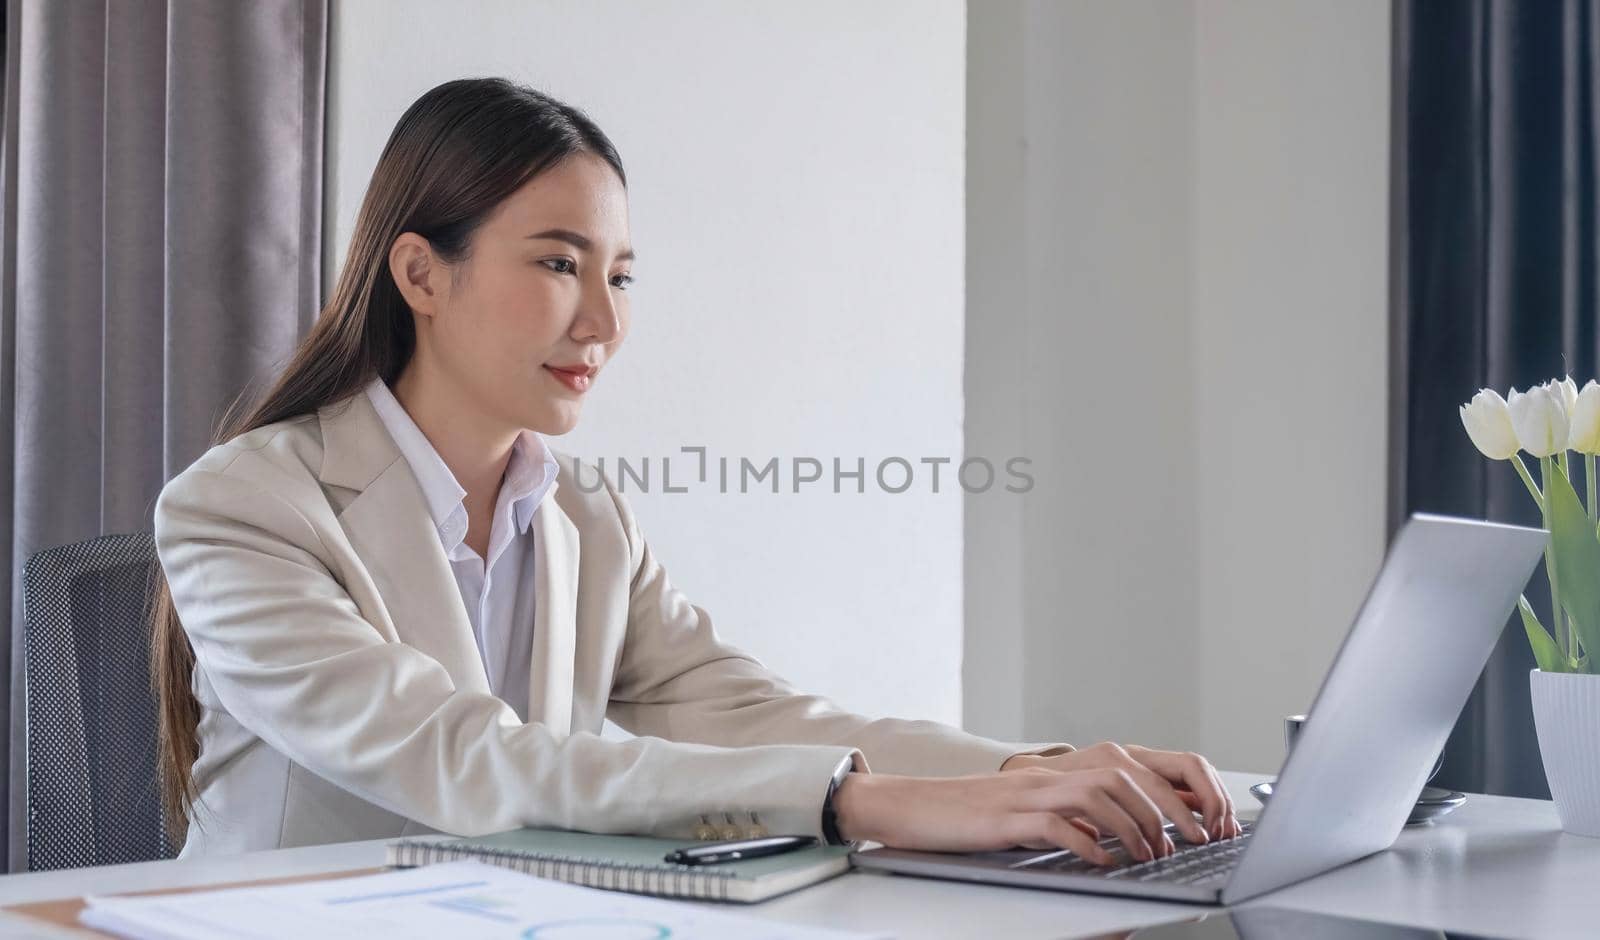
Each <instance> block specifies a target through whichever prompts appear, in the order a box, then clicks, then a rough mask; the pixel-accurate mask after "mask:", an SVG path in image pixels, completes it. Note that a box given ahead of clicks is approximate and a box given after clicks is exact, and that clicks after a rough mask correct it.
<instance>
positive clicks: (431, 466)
mask: <svg viewBox="0 0 1600 940" xmlns="http://www.w3.org/2000/svg"><path fill="white" fill-rule="evenodd" d="M366 394H367V397H368V398H369V399H371V401H372V406H373V408H375V409H376V410H377V412H378V418H379V419H380V420H382V421H383V424H384V427H385V428H387V429H388V431H389V435H390V436H391V437H393V438H394V442H395V444H396V445H397V446H398V447H399V448H400V453H401V454H402V455H403V456H404V457H405V458H406V462H407V463H408V464H410V465H411V472H412V473H413V474H414V475H415V476H416V478H417V482H418V483H419V484H420V485H421V486H422V495H423V499H424V501H425V502H426V503H427V506H428V514H429V516H431V517H432V519H433V524H434V526H435V527H436V528H437V529H438V530H439V537H440V539H442V540H443V541H444V542H445V543H446V545H448V546H450V547H454V546H455V545H456V544H459V543H460V542H461V541H462V540H463V539H465V538H466V535H467V527H466V513H467V509H466V495H467V491H466V489H465V488H463V487H462V486H461V484H460V483H459V482H457V480H456V476H455V474H454V473H452V472H451V471H450V467H449V465H447V464H446V463H445V462H444V458H443V457H440V456H439V452H438V450H436V449H435V448H434V446H433V443H432V442H431V441H429V440H428V438H427V435H425V434H423V433H422V429H421V428H419V427H417V423H416V421H414V420H412V417H411V415H410V414H409V413H408V412H407V411H406V410H405V407H404V406H403V405H401V404H400V400H399V399H397V398H395V397H394V392H392V391H390V389H389V386H388V385H387V384H386V383H385V382H384V381H383V379H382V378H375V379H373V380H372V381H371V382H370V383H368V385H367V387H366ZM558 469H559V466H558V465H557V463H556V459H555V455H554V454H553V453H551V451H550V448H549V446H548V445H547V444H546V443H545V441H544V438H543V437H542V436H540V435H539V434H537V433H535V432H533V431H531V430H528V429H526V428H524V429H523V431H522V433H521V434H519V435H517V439H516V441H515V443H514V444H513V445H512V448H511V458H510V460H509V461H507V463H506V475H505V480H504V481H503V482H502V483H501V493H500V494H499V495H498V496H497V497H496V503H495V505H496V507H497V511H498V507H500V506H504V505H506V503H508V502H509V503H510V505H511V507H512V510H513V518H514V520H515V522H516V531H517V532H518V533H524V532H527V531H528V526H529V525H531V524H532V523H533V514H534V512H535V511H536V510H538V508H539V504H540V503H541V502H543V501H544V497H545V496H546V495H547V494H548V493H550V492H552V491H553V490H554V489H555V487H556V473H557V471H558Z"/></svg>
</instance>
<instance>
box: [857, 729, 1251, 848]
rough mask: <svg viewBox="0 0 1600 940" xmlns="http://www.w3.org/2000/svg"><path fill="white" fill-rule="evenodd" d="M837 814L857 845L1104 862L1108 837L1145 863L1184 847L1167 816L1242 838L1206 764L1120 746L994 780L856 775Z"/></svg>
mask: <svg viewBox="0 0 1600 940" xmlns="http://www.w3.org/2000/svg"><path fill="white" fill-rule="evenodd" d="M1023 758H1027V759H1026V760H1024V759H1023ZM1175 784H1176V785H1175ZM834 809H835V813H836V815H837V821H838V827H839V832H840V835H841V836H842V837H843V838H845V839H849V840H871V841H874V842H881V843H883V844H884V845H887V846H891V847H894V848H904V849H920V850H925V851H937V852H977V851H992V850H1000V849H1008V848H1015V847H1019V846H1020V847H1023V848H1033V849H1052V848H1062V849H1070V850H1072V851H1073V852H1076V853H1077V854H1078V855H1080V856H1082V857H1083V858H1085V859H1088V860H1089V861H1091V862H1094V863H1096V864H1101V865H1109V864H1111V863H1112V859H1111V856H1110V854H1109V853H1107V852H1106V851H1105V850H1104V849H1102V848H1100V847H1099V845H1097V844H1096V843H1097V840H1098V839H1099V838H1100V835H1101V833H1102V832H1107V833H1110V834H1112V835H1115V836H1117V837H1119V838H1120V839H1121V840H1122V844H1123V846H1124V847H1125V848H1126V849H1127V851H1128V854H1129V855H1131V856H1133V857H1134V858H1136V859H1140V860H1149V859H1152V858H1159V857H1162V856H1165V855H1168V854H1171V852H1172V851H1173V850H1174V846H1173V843H1172V840H1171V838H1170V837H1168V836H1167V834H1166V831H1165V829H1164V828H1163V825H1164V822H1165V819H1172V820H1173V821H1174V822H1175V823H1176V824H1177V826H1178V828H1179V831H1180V832H1182V834H1183V835H1184V837H1185V838H1186V839H1188V840H1189V841H1191V842H1207V841H1209V840H1210V837H1209V836H1208V835H1207V833H1206V832H1205V830H1203V829H1202V828H1201V826H1200V824H1199V823H1197V822H1196V820H1195V818H1194V816H1193V811H1194V810H1200V811H1202V812H1203V813H1205V820H1206V828H1207V829H1212V830H1213V831H1214V832H1216V833H1217V834H1218V835H1217V837H1219V838H1231V837H1233V836H1236V835H1238V834H1239V832H1240V829H1239V823H1238V820H1237V819H1235V818H1234V815H1233V805H1232V802H1231V801H1230V800H1229V799H1228V796H1227V792H1226V790H1224V789H1223V788H1222V785H1221V782H1220V779H1219V778H1218V777H1217V776H1216V771H1215V769H1213V768H1212V767H1211V765H1210V764H1209V763H1207V762H1206V761H1205V759H1204V758H1201V757H1199V756H1198V755H1188V754H1180V753H1177V752H1171V751H1153V750H1149V749H1146V748H1138V747H1129V748H1121V747H1118V746H1117V745H1114V744H1102V745H1096V746H1094V747H1091V748H1083V749H1081V750H1077V751H1073V752H1072V753H1069V754H1062V755H1057V756H1054V757H1048V758H1043V757H1038V756H1037V755H1018V756H1017V757H1013V758H1012V759H1011V760H1009V761H1007V762H1006V764H1005V767H1004V769H1003V770H1001V771H999V772H996V773H992V774H974V775H970V776H964V777H906V776H897V775H891V774H874V773H865V774H863V773H852V774H850V775H849V776H848V777H847V778H846V779H845V782H844V784H843V785H842V786H841V787H840V788H839V790H838V792H837V793H836V794H835V795H834Z"/></svg>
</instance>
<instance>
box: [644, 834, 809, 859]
mask: <svg viewBox="0 0 1600 940" xmlns="http://www.w3.org/2000/svg"><path fill="white" fill-rule="evenodd" d="M816 844H817V837H816V836H766V837H765V838H761V839H736V840H734V841H731V842H707V843H706V844H704V845H696V846H692V847H690V848H685V849H678V850H677V851H674V852H668V853H667V854H666V855H665V856H664V858H665V859H666V860H667V861H669V862H676V863H678V864H679V865H715V864H717V863H718V862H737V861H740V860H742V859H747V858H761V857H762V856H764V855H780V854H782V853H784V852H793V851H794V850H795V849H807V848H810V847H811V846H813V845H816Z"/></svg>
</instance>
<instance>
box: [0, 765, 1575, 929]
mask: <svg viewBox="0 0 1600 940" xmlns="http://www.w3.org/2000/svg"><path fill="white" fill-rule="evenodd" d="M1223 777H1224V779H1225V780H1226V782H1227V784H1228V788H1229V790H1230V792H1232V794H1233V797H1234V800H1235V802H1236V803H1237V804H1238V807H1239V809H1240V814H1241V815H1243V816H1247V817H1248V816H1253V815H1254V814H1255V800H1254V799H1252V798H1251V797H1250V795H1249V793H1248V792H1247V791H1248V788H1249V786H1250V785H1251V784H1253V783H1256V782H1258V781H1260V780H1264V779H1270V775H1265V774H1246V773H1232V772H1229V773H1224V774H1223ZM383 846H384V843H383V841H381V840H379V841H372V842H347V843H342V844H338V845H327V846H315V847H310V848H300V849H280V850H277V851H272V852H257V853H253V854H249V855H238V856H231V857H224V858H212V859H195V860H187V861H181V862H180V861H165V862H144V863H140V864H136V865H113V866H105V867H101V868H83V869H73V870H67V871H54V872H36V873H28V874H18V875H7V876H4V877H0V905H5V904H17V903H20V902H24V901H40V900H47V899H51V898H61V897H72V896H75V895H82V894H85V893H89V892H100V893H106V892H119V891H140V890H148V889H154V888H167V887H177V886H181V885H198V884H214V883H220V882H227V881H244V880H250V879H257V878H273V877H278V876H283V875H294V874H302V873H309V872H318V871H331V870H336V869H345V868H369V867H376V866H379V865H382V864H383V857H384V851H383ZM1256 905H1266V906H1279V907H1289V908H1295V909H1298V910H1306V911H1316V912H1320V913H1326V914H1342V915H1346V916H1351V917H1369V918H1373V919H1387V920H1393V921H1397V922H1400V923H1406V924H1412V925H1416V926H1426V927H1434V928H1438V929H1443V930H1451V931H1471V932H1473V933H1479V934H1489V935H1498V936H1506V937H1528V938H1541V940H1542V938H1552V940H1553V938H1562V937H1574V938H1576V937H1593V936H1596V935H1597V933H1600V839H1585V838H1581V837H1579V836H1574V835H1569V834H1566V833H1563V832H1561V831H1560V825H1559V823H1558V821H1557V819H1556V813H1555V807H1554V805H1553V804H1551V803H1548V802H1543V801H1538V800H1519V799H1511V798H1508V797H1494V796H1479V795H1474V796H1471V797H1470V798H1469V799H1468V800H1467V803H1466V805H1464V806H1462V807H1461V808H1460V809H1458V810H1456V811H1455V812H1454V813H1452V814H1450V815H1449V816H1447V817H1445V818H1444V819H1442V820H1439V821H1438V822H1435V823H1433V824H1431V825H1427V826H1420V827H1410V828H1408V829H1406V830H1405V831H1404V832H1403V833H1401V835H1400V838H1399V840H1398V841H1397V842H1396V843H1395V845H1394V846H1393V847H1392V848H1390V849H1389V850H1388V851H1385V852H1381V853H1379V854H1377V855H1374V856H1371V857H1369V858H1366V859H1363V860H1361V861H1359V862H1356V863H1354V864H1352V865H1347V866H1345V867H1344V868H1341V869H1338V870H1336V871H1333V872H1329V873H1327V874H1325V875H1322V876H1320V877H1317V878H1313V879H1311V880H1310V881H1305V882H1301V883H1300V884H1297V885H1291V886H1290V887H1288V888H1283V889H1281V890H1279V891H1276V892H1273V893H1271V894H1268V895H1265V896H1264V897H1262V898H1258V899H1256V900H1255V901H1252V902H1250V903H1249V904H1247V905H1245V906H1256ZM738 909H739V910H741V911H745V912H748V913H751V914H754V915H756V916H760V917H770V918H773V919H774V920H780V921H788V922H792V923H802V924H816V925H822V926H833V927H843V928H852V927H854V928H860V929H868V928H875V929H881V930H888V931H893V932H895V933H896V934H897V935H899V936H902V937H907V938H923V937H928V938H935V937H1007V938H1011V937H1018V938H1030V937H1052V938H1054V937H1087V936H1094V935H1096V934H1100V933H1105V932H1109V931H1115V930H1127V929H1130V928H1134V927H1140V926H1149V925H1153V924H1160V923H1166V922H1170V921H1175V920H1182V919H1184V918H1185V917H1188V916H1193V915H1194V914H1195V913H1196V912H1197V911H1199V910H1203V908H1195V907H1192V906H1190V905H1184V904H1170V903H1157V902H1147V901H1128V900H1120V899H1111V898H1102V897H1095V896H1092V895H1082V894H1067V893H1061V892H1054V891H1040V890H1035V889H1029V888H1002V887H991V886H988V885H972V884H961V883H956V882H946V881H934V880H929V879H923V878H910V877H905V876H899V875H889V874H883V873H878V872H863V871H856V872H851V873H850V874H848V875H845V876H842V877H839V878H835V879H833V880H831V881H828V882H824V883H823V884H820V885H815V886H812V887H810V888H806V889H803V890H801V891H798V892H796V893H793V894H790V895H787V896H784V897H779V898H773V899H772V900H770V901H766V902H763V903H761V904H755V905H748V906H745V905H739V906H738ZM75 933H76V932H75V931H63V930H55V929H53V928H50V927H49V926H48V925H41V924H40V922H38V921H35V920H32V919H31V918H23V917H19V916H16V915H12V914H5V913H0V934H4V935H6V936H12V935H23V936H37V937H62V936H72V935H74V934H75Z"/></svg>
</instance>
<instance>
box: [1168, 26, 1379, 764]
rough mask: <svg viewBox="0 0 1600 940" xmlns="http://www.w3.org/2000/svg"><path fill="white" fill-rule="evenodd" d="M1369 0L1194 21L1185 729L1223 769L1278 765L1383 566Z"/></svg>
mask: <svg viewBox="0 0 1600 940" xmlns="http://www.w3.org/2000/svg"><path fill="white" fill-rule="evenodd" d="M1389 8H1390V5H1389V3H1387V2H1385V0H1359V2H1340V3H1327V2H1321V0H1296V2H1292V3H1285V2H1283V0H1226V2H1223V0H1200V2H1199V5H1198V10H1199V14H1198V15H1197V16H1196V17H1195V25H1196V27H1197V31H1196V36H1195V39H1196V49H1197V50H1198V55H1197V57H1196V65H1197V70H1196V81H1195V88H1194V101H1195V217H1194V240H1195V290H1194V307H1193V314H1194V338H1195V346H1194V368H1195V375H1194V404H1195V428H1196V432H1197V440H1198V441H1199V442H1200V447H1199V448H1198V450H1197V452H1196V457H1197V459H1196V461H1195V471H1196V483H1197V484H1198V486H1197V494H1198V502H1197V506H1198V510H1199V519H1198V531H1199V532H1201V533H1203V540H1202V542H1201V543H1200V551H1199V553H1198V556H1197V557H1196V558H1195V565H1196V567H1195V569H1194V570H1195V572H1196V574H1197V575H1198V576H1199V586H1200V608H1199V611H1200V630H1201V636H1202V637H1203V638H1204V641H1203V643H1202V651H1203V654H1202V657H1201V659H1200V666H1201V668H1202V674H1203V675H1204V676H1206V677H1207V678H1208V679H1209V680H1210V683H1209V687H1208V689H1207V693H1206V694H1205V696H1204V697H1203V698H1202V699H1201V701H1202V708H1201V712H1200V721H1201V727H1200V736H1199V738H1198V740H1199V741H1200V742H1201V745H1202V746H1203V747H1205V748H1207V749H1208V750H1209V752H1210V754H1212V755H1214V759H1215V760H1217V761H1220V762H1222V763H1224V764H1227V765H1231V766H1236V767H1252V768H1258V769H1275V768H1276V767H1277V764H1278V763H1279V762H1280V761H1281V759H1282V754H1283V726H1282V721H1281V716H1283V715H1287V714H1293V713H1296V712H1303V711H1305V710H1306V709H1307V708H1309V707H1310V705H1311V700H1312V698H1313V697H1314V695H1315V693H1316V690H1317V687H1318V684H1319V683H1320V681H1321V679H1322V676H1323V674H1324V672H1325V671H1326V669H1327V666H1328V663H1329V661H1330V660H1331V659H1332V657H1333V654H1334V652H1335V650H1337V648H1338V645H1339V641H1340V640H1341V639H1342V638H1343V636H1344V633H1345V630H1346V629H1347V628H1348V627H1349V625H1350V621H1351V619H1352V618H1353V616H1354V614H1355V612H1356V608H1357V607H1358V606H1359V605H1360V603H1361V600H1362V597H1363V596H1364V595H1365V593H1366V589H1367V586H1368V584H1369V582H1370V581H1371V579H1372V576H1373V575H1374V574H1376V573H1377V570H1378V566H1379V565H1380V564H1381V562H1382V556H1383V550H1384V546H1385V536H1384V519H1385V510H1384V499H1385V487H1384V480H1385V476H1384V473H1385V466H1386V460H1387V450H1388V448H1387V437H1386V434H1387V432H1386V424H1385V421H1386V414H1385V412H1386V406H1387V382H1388V380H1387V375H1388V352H1387V350H1388V296H1387V284H1388V225H1389V223H1388V193H1389V187H1388V179H1389ZM1229 675H1232V676H1237V677H1239V680H1236V681H1229V680H1228V679H1227V678H1226V677H1227V676H1229ZM1240 680H1242V681H1240Z"/></svg>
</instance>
